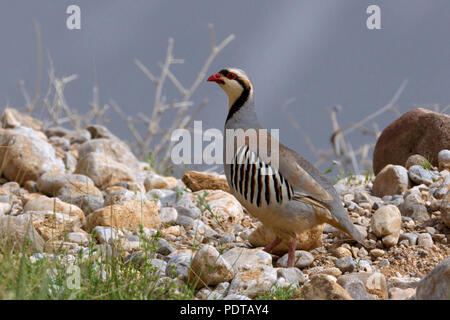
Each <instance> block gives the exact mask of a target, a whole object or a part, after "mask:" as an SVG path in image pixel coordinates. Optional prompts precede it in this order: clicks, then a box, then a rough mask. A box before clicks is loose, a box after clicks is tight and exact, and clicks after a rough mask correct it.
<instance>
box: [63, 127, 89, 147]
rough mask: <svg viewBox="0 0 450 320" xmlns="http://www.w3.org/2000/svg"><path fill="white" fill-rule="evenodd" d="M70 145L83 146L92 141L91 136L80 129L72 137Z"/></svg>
mask: <svg viewBox="0 0 450 320" xmlns="http://www.w3.org/2000/svg"><path fill="white" fill-rule="evenodd" d="M68 138H70V144H72V145H74V144H83V143H85V142H86V141H88V140H90V139H91V134H90V132H89V131H87V130H85V129H78V130H77V131H75V132H74V133H72V134H71V135H70V137H68Z"/></svg>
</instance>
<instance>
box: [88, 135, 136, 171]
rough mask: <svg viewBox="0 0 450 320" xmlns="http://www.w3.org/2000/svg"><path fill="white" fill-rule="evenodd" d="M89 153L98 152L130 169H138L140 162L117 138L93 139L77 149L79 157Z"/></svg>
mask: <svg viewBox="0 0 450 320" xmlns="http://www.w3.org/2000/svg"><path fill="white" fill-rule="evenodd" d="M90 153H100V154H102V155H103V156H104V157H105V158H108V159H110V160H112V161H114V162H118V163H121V164H123V165H125V166H127V167H129V168H131V169H139V167H140V163H139V160H138V159H137V158H136V157H135V155H134V154H133V153H132V152H131V151H130V148H129V147H128V146H127V145H126V144H125V143H123V142H122V141H120V140H118V139H104V138H101V139H93V140H89V141H87V142H85V143H83V144H82V145H81V147H80V149H79V158H80V159H82V158H84V157H85V156H87V155H88V154H90Z"/></svg>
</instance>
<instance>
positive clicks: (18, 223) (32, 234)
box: [0, 215, 44, 252]
mask: <svg viewBox="0 0 450 320" xmlns="http://www.w3.org/2000/svg"><path fill="white" fill-rule="evenodd" d="M0 240H1V241H2V245H10V246H11V248H12V249H14V250H17V251H18V252H24V250H28V249H29V250H30V251H32V252H43V250H44V240H43V239H42V237H41V236H40V235H39V233H37V231H36V229H35V228H34V226H33V224H32V223H31V218H30V217H29V216H26V215H20V216H5V217H0Z"/></svg>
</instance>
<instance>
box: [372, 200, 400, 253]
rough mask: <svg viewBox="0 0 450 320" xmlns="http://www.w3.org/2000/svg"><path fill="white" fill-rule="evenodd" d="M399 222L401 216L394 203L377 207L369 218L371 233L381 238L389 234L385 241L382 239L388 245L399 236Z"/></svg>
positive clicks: (394, 242) (393, 242) (394, 241)
mask: <svg viewBox="0 0 450 320" xmlns="http://www.w3.org/2000/svg"><path fill="white" fill-rule="evenodd" d="M401 224H402V217H401V214H400V210H398V208H397V207H396V206H394V205H386V206H383V207H381V208H379V209H378V210H377V211H375V213H374V214H373V216H372V219H371V227H372V231H373V233H374V234H375V235H376V236H377V237H382V238H384V237H386V236H390V237H389V238H388V240H387V241H384V242H386V243H387V244H388V245H390V246H392V244H393V245H395V244H396V243H397V240H398V237H399V236H400V227H401ZM391 240H392V241H391ZM384 242H383V243H384Z"/></svg>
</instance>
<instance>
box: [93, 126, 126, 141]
mask: <svg viewBox="0 0 450 320" xmlns="http://www.w3.org/2000/svg"><path fill="white" fill-rule="evenodd" d="M86 130H87V131H89V133H90V134H91V139H111V140H119V141H120V139H119V138H117V137H116V136H115V135H113V134H112V133H111V131H109V130H108V128H106V127H105V126H102V125H99V124H91V125H90V126H87V127H86Z"/></svg>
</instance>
